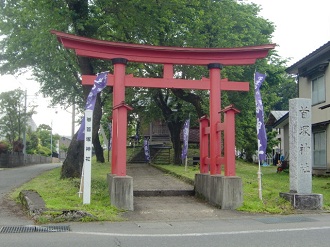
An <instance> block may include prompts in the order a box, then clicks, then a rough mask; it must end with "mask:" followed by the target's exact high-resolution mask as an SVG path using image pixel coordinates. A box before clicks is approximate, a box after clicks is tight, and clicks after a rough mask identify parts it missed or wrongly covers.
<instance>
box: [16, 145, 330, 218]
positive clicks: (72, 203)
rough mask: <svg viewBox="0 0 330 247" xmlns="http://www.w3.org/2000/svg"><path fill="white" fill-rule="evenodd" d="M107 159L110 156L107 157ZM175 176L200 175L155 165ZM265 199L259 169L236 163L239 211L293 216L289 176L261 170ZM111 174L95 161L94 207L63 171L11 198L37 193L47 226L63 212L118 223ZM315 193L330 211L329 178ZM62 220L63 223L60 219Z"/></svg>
mask: <svg viewBox="0 0 330 247" xmlns="http://www.w3.org/2000/svg"><path fill="white" fill-rule="evenodd" d="M132 151H133V150H128V155H132V154H131V152H132ZM105 157H107V155H105ZM156 166H157V167H159V168H160V169H163V170H165V171H166V172H168V173H171V174H172V175H175V176H177V177H180V178H181V179H183V180H186V181H188V182H191V183H193V181H194V178H195V174H196V173H199V169H198V167H193V166H188V167H187V169H185V167H184V166H177V165H156ZM261 169H262V195H263V200H262V201H261V200H260V199H259V194H258V179H257V172H258V166H257V165H256V164H251V163H247V162H243V161H240V160H237V161H236V173H237V174H236V175H237V176H239V177H241V178H242V182H243V199H244V202H243V205H242V206H241V207H240V208H238V210H240V211H246V212H258V213H273V214H290V213H293V212H294V211H293V209H292V208H291V205H290V203H289V202H287V201H285V200H283V199H282V198H280V197H279V193H280V192H288V191H289V173H288V172H281V173H276V167H274V166H269V167H262V168H261ZM109 172H110V166H109V164H108V162H106V163H103V164H102V163H97V162H96V161H95V160H93V164H92V190H91V192H92V195H91V204H90V205H83V203H82V198H79V197H78V191H79V186H80V179H60V168H57V169H54V170H51V171H48V172H45V173H43V174H42V175H40V176H38V177H37V178H35V179H33V180H31V181H30V182H28V183H26V184H24V185H23V186H21V187H19V188H17V189H16V190H15V192H14V193H13V194H12V195H11V196H12V198H14V199H16V198H18V194H19V192H20V191H22V190H35V191H37V192H38V193H39V194H40V195H41V196H42V198H43V199H44V201H45V202H46V206H47V208H48V209H50V211H48V212H46V215H42V216H41V217H40V218H39V219H38V221H39V222H40V223H46V222H49V221H57V220H56V219H54V217H52V216H54V215H58V214H59V212H61V210H81V211H84V212H87V213H90V214H91V215H93V217H92V218H91V217H85V218H83V219H81V220H82V221H93V220H97V221H119V220H122V219H121V217H120V212H122V211H120V210H118V209H116V208H115V207H113V206H111V204H110V199H109V195H108V185H107V181H106V174H107V173H109ZM313 193H320V194H323V202H324V209H325V210H329V209H330V179H329V178H327V177H313ZM61 220H63V219H61Z"/></svg>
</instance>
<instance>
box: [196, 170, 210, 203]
mask: <svg viewBox="0 0 330 247" xmlns="http://www.w3.org/2000/svg"><path fill="white" fill-rule="evenodd" d="M195 194H196V196H198V197H200V198H203V199H205V200H206V201H209V200H210V174H203V173H199V174H196V175H195Z"/></svg>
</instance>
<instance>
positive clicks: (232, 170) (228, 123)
mask: <svg viewBox="0 0 330 247" xmlns="http://www.w3.org/2000/svg"><path fill="white" fill-rule="evenodd" d="M223 112H224V115H225V116H224V123H225V144H224V148H225V176H236V167H235V164H236V160H235V114H237V113H239V112H240V111H239V110H237V109H235V108H234V106H233V105H229V106H227V107H226V108H225V109H223Z"/></svg>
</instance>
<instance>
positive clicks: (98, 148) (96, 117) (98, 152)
mask: <svg viewBox="0 0 330 247" xmlns="http://www.w3.org/2000/svg"><path fill="white" fill-rule="evenodd" d="M101 118H102V106H101V98H100V94H98V95H97V98H96V103H95V108H94V111H93V146H94V151H95V156H96V161H97V162H101V163H104V154H103V147H102V145H101V143H100V138H99V134H98V133H99V129H100V122H101Z"/></svg>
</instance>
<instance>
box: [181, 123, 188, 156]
mask: <svg viewBox="0 0 330 247" xmlns="http://www.w3.org/2000/svg"><path fill="white" fill-rule="evenodd" d="M189 126H190V119H187V120H186V122H185V123H184V125H183V130H182V132H183V147H182V154H181V158H182V160H184V159H185V158H187V154H188V141H189Z"/></svg>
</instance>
